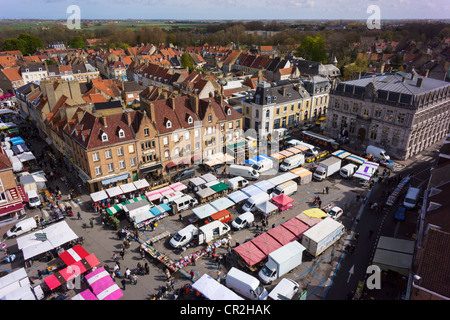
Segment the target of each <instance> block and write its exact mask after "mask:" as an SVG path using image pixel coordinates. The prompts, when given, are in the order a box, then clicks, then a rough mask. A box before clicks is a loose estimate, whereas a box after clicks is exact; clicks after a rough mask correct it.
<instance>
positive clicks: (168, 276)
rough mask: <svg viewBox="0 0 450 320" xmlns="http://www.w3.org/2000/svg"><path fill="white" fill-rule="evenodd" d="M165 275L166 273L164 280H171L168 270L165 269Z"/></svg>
mask: <svg viewBox="0 0 450 320" xmlns="http://www.w3.org/2000/svg"><path fill="white" fill-rule="evenodd" d="M165 273H166V280H169V279H170V278H171V275H170V270H169V269H168V268H166V271H165Z"/></svg>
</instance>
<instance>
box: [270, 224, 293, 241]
mask: <svg viewBox="0 0 450 320" xmlns="http://www.w3.org/2000/svg"><path fill="white" fill-rule="evenodd" d="M267 233H268V234H269V235H270V236H272V237H273V238H274V239H275V240H277V241H278V242H279V243H281V245H283V246H284V245H285V244H288V243H289V242H292V241H294V240H296V239H297V237H296V236H295V234H293V233H292V232H291V231H289V230H288V229H286V228H284V227H283V226H282V225H281V224H280V225H278V226H276V227H275V228H272V229H270V230H269V231H267Z"/></svg>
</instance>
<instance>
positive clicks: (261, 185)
mask: <svg viewBox="0 0 450 320" xmlns="http://www.w3.org/2000/svg"><path fill="white" fill-rule="evenodd" d="M254 186H255V187H257V188H258V189H261V190H262V191H264V192H267V190H269V189H273V188H274V187H275V186H274V185H273V184H272V183H270V182H269V181H267V180H262V181H258V182H256V183H255V184H254Z"/></svg>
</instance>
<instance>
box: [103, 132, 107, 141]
mask: <svg viewBox="0 0 450 320" xmlns="http://www.w3.org/2000/svg"><path fill="white" fill-rule="evenodd" d="M102 141H103V142H106V141H108V135H107V134H106V133H103V134H102Z"/></svg>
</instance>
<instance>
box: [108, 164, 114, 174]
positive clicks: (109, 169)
mask: <svg viewBox="0 0 450 320" xmlns="http://www.w3.org/2000/svg"><path fill="white" fill-rule="evenodd" d="M106 166H107V168H108V172H113V171H114V164H113V163H112V162H111V163H108V164H107V165H106Z"/></svg>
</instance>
